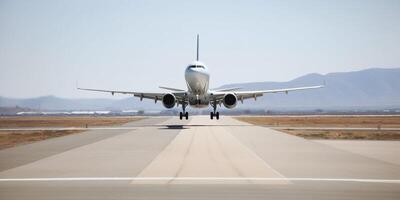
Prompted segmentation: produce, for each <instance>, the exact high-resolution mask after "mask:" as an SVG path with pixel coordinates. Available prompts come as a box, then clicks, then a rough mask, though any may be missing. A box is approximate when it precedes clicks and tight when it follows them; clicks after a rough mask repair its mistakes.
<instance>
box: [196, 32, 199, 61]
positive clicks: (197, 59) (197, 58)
mask: <svg viewBox="0 0 400 200" xmlns="http://www.w3.org/2000/svg"><path fill="white" fill-rule="evenodd" d="M196 61H199V34H197V57H196Z"/></svg>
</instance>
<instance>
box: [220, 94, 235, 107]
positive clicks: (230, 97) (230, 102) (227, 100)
mask: <svg viewBox="0 0 400 200" xmlns="http://www.w3.org/2000/svg"><path fill="white" fill-rule="evenodd" d="M222 102H223V103H224V106H225V107H226V108H229V109H231V108H234V107H236V104H237V97H236V95H234V94H231V93H229V94H226V95H225V96H224V99H223V101H222Z"/></svg>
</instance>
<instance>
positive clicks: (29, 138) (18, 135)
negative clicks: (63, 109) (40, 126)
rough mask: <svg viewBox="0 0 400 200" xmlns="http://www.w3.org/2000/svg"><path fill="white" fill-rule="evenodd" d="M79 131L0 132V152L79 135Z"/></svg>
mask: <svg viewBox="0 0 400 200" xmlns="http://www.w3.org/2000/svg"><path fill="white" fill-rule="evenodd" d="M80 132H82V131H80V130H60V131H59V130H57V131H48V130H45V131H29V132H27V131H24V132H18V131H10V132H5V131H1V133H0V150H1V149H5V148H10V147H14V146H17V145H22V144H29V143H32V142H36V141H40V140H46V139H50V138H55V137H61V136H65V135H71V134H76V133H80Z"/></svg>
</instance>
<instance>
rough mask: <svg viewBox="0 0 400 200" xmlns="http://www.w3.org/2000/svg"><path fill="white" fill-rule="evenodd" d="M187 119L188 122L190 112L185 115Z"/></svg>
mask: <svg viewBox="0 0 400 200" xmlns="http://www.w3.org/2000/svg"><path fill="white" fill-rule="evenodd" d="M185 118H186V120H188V119H189V113H188V112H186V113H185Z"/></svg>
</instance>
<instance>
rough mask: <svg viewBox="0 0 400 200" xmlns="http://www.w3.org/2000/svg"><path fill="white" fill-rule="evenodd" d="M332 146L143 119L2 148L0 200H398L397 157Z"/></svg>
mask: <svg viewBox="0 0 400 200" xmlns="http://www.w3.org/2000/svg"><path fill="white" fill-rule="evenodd" d="M335 145H336V144H335ZM335 145H332V144H326V143H324V142H321V141H312V140H306V139H303V138H299V137H295V136H292V135H288V134H284V133H281V132H279V131H276V130H272V129H270V128H268V127H260V126H253V125H250V124H247V123H244V122H239V121H237V120H234V119H233V118H231V117H227V116H223V117H222V119H221V120H219V121H217V120H210V119H209V118H208V116H193V117H191V118H190V120H188V121H186V120H183V121H180V120H179V119H178V118H177V117H155V118H147V119H144V120H140V121H136V122H132V123H128V124H125V125H123V126H121V127H116V128H107V127H105V128H102V129H100V128H99V129H90V130H88V131H86V132H84V133H81V134H75V135H69V136H65V137H60V138H54V139H49V140H46V141H41V142H37V143H32V144H28V145H23V146H19V147H14V148H9V149H5V150H1V151H0V199H85V198H91V199H204V198H207V199H268V198H271V199H310V198H313V199H399V198H400V165H398V162H397V161H396V162H387V161H388V159H389V160H390V159H391V157H394V156H396V155H395V154H391V155H390V156H386V157H384V158H385V159H379V157H377V156H376V155H375V154H374V155H370V154H368V153H364V151H355V150H352V149H349V148H348V147H346V148H339V147H338V146H337V145H336V146H335ZM391 145H392V147H391V148H394V149H396V148H398V145H399V144H398V143H395V144H391ZM383 149H384V148H383ZM392 152H393V151H392ZM383 154H384V152H381V154H379V155H383Z"/></svg>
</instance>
